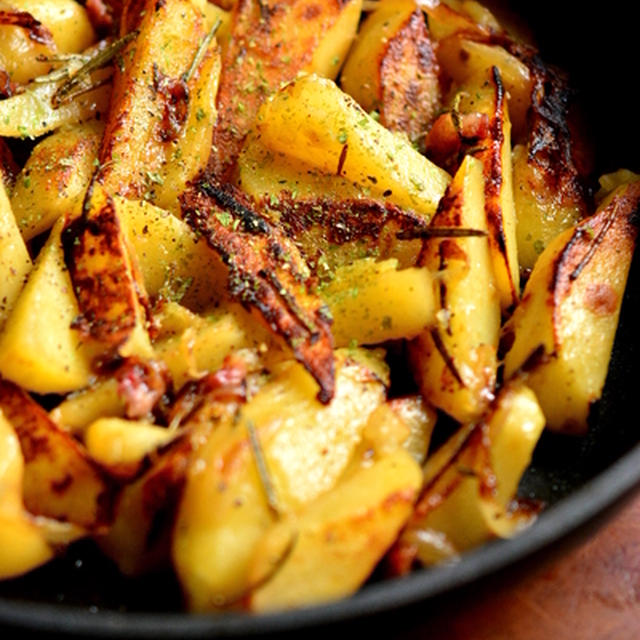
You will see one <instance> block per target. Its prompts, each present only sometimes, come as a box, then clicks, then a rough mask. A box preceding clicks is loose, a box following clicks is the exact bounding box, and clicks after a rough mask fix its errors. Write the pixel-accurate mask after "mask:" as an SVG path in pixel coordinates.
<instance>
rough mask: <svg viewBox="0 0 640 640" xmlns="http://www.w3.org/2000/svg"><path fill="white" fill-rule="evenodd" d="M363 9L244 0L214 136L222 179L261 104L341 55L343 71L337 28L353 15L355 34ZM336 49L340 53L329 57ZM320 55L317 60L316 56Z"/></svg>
mask: <svg viewBox="0 0 640 640" xmlns="http://www.w3.org/2000/svg"><path fill="white" fill-rule="evenodd" d="M361 4H362V3H361V0H347V1H343V0H326V1H325V2H322V3H319V2H315V1H313V0H286V1H284V2H283V1H278V2H276V0H240V2H238V3H237V4H236V6H235V9H234V13H233V18H232V26H231V43H230V46H229V47H228V49H227V51H226V52H225V58H224V61H223V71H222V76H221V78H220V91H219V93H218V110H219V120H218V123H217V125H216V129H215V132H214V137H213V153H212V164H213V168H214V170H215V172H216V174H217V175H222V174H223V173H225V172H226V171H227V170H228V169H229V168H232V166H233V163H234V162H235V160H236V158H237V156H238V154H239V153H240V149H241V147H242V143H243V141H244V138H245V136H246V135H247V133H248V131H249V129H250V128H251V127H252V125H253V123H254V120H255V117H256V114H257V113H258V109H259V107H260V105H261V104H262V102H263V101H264V99H265V98H266V97H267V96H268V95H269V94H270V93H272V92H273V91H275V90H276V89H277V88H278V87H279V86H280V85H281V84H282V83H283V82H287V81H289V80H293V79H294V78H295V77H296V75H297V74H298V72H299V71H301V70H304V69H309V70H317V71H319V72H323V71H326V66H327V64H326V60H331V58H333V56H334V55H337V56H338V58H337V61H336V62H337V64H336V65H335V66H336V71H337V69H339V63H340V58H341V57H342V56H344V53H345V39H344V38H343V37H340V34H337V33H336V32H335V31H333V27H334V26H335V25H336V24H339V23H340V18H341V15H342V14H344V13H345V12H349V16H348V17H349V18H350V19H349V20H347V22H346V23H345V24H346V26H347V32H348V30H349V28H352V29H355V26H356V24H357V22H356V21H354V20H353V19H351V16H353V13H354V10H356V9H358V8H359V7H360V6H361ZM351 25H352V26H351ZM323 45H324V46H323ZM331 45H333V46H335V53H334V54H332V55H329V51H330V47H331ZM319 48H320V49H321V50H319ZM316 52H317V55H318V58H315V57H314V56H315V55H316ZM314 65H316V68H315V69H314Z"/></svg>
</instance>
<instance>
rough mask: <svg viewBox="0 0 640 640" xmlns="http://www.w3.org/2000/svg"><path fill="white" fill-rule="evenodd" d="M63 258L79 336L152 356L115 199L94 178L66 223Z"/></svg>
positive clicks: (137, 277) (142, 294)
mask: <svg viewBox="0 0 640 640" xmlns="http://www.w3.org/2000/svg"><path fill="white" fill-rule="evenodd" d="M62 239H63V243H64V246H65V258H66V262H67V266H68V268H69V275H70V276H71V281H72V283H73V289H74V291H75V294H76V296H77V298H78V307H79V308H80V313H79V314H78V316H77V318H75V320H74V327H76V328H77V329H78V330H79V332H80V334H81V335H82V336H83V337H84V338H85V339H87V340H89V341H91V343H95V344H96V345H99V346H100V347H101V348H102V349H104V350H105V351H117V353H118V354H119V355H120V356H122V357H127V356H132V355H136V356H140V357H142V358H143V359H144V358H150V357H151V356H152V355H153V350H152V348H151V342H150V340H149V335H148V333H147V329H146V324H147V320H146V307H147V304H148V299H147V294H146V291H145V289H144V283H143V282H142V276H141V274H140V272H139V268H138V265H137V261H136V256H135V253H133V252H132V251H131V250H130V247H129V244H128V241H127V238H126V235H125V233H124V231H123V228H122V224H121V222H120V218H119V216H118V212H117V205H116V203H114V200H113V198H111V197H110V196H109V195H108V193H107V191H106V190H105V189H104V188H103V187H102V186H101V185H100V183H99V182H98V181H96V180H95V179H94V180H93V182H92V184H91V186H90V187H89V191H88V192H87V196H86V200H85V204H84V210H83V214H82V216H81V217H80V218H77V219H75V220H72V221H71V222H69V224H68V225H67V226H66V227H65V230H64V232H63V235H62Z"/></svg>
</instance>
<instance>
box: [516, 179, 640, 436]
mask: <svg viewBox="0 0 640 640" xmlns="http://www.w3.org/2000/svg"><path fill="white" fill-rule="evenodd" d="M639 204H640V183H638V182H634V183H631V184H628V185H623V186H621V187H619V188H618V189H617V190H616V191H614V193H613V194H612V195H610V196H609V198H608V199H607V200H605V202H603V204H602V205H601V206H600V208H599V209H598V211H597V212H596V213H595V215H593V216H591V217H589V218H586V219H585V220H583V221H582V222H581V223H580V224H578V225H577V226H576V227H574V228H573V229H568V230H567V231H565V232H564V233H562V234H560V235H559V236H558V237H557V238H556V239H555V240H554V241H552V242H551V244H550V245H549V246H548V247H547V248H546V249H545V251H544V253H543V254H542V255H541V256H540V258H538V262H537V263H536V265H535V267H534V270H533V272H532V274H531V278H530V279H529V281H528V282H527V286H526V288H525V292H524V296H523V299H522V302H521V303H520V305H519V306H518V307H517V308H516V311H515V312H514V315H513V317H512V319H511V321H510V323H509V325H508V328H507V332H508V333H511V334H512V337H513V346H512V347H511V349H510V350H509V352H508V353H507V355H506V356H505V377H506V378H509V377H511V376H513V375H515V374H516V373H517V372H518V371H522V372H524V373H525V375H526V379H527V384H528V385H529V386H530V387H531V388H532V389H533V390H534V391H535V393H536V395H537V396H538V400H539V401H540V406H541V407H542V410H543V411H544V415H545V417H546V419H547V425H548V427H549V428H550V429H553V430H556V431H563V432H567V433H584V432H585V431H586V430H587V419H588V416H589V408H590V406H591V404H592V403H593V402H595V401H596V400H597V399H598V398H599V397H600V394H601V393H602V387H603V385H604V381H605V377H606V375H607V368H608V362H609V357H610V355H611V349H612V347H613V339H614V337H615V332H616V327H617V324H618V316H619V314H620V306H621V304H622V296H623V293H624V288H625V284H626V281H627V275H628V272H629V267H630V264H631V258H632V256H633V251H634V248H635V244H636V238H637V233H638V229H637V218H636V216H637V211H638V206H639Z"/></svg>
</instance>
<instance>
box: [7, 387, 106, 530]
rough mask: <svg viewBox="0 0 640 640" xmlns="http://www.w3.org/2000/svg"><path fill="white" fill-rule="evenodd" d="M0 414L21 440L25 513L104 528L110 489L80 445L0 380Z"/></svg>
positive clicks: (94, 527) (19, 390)
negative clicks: (23, 465)
mask: <svg viewBox="0 0 640 640" xmlns="http://www.w3.org/2000/svg"><path fill="white" fill-rule="evenodd" d="M0 409H2V412H3V413H4V415H5V417H6V418H7V420H9V422H10V423H11V424H12V425H13V427H14V429H15V430H16V434H17V435H18V438H19V439H20V446H21V447H22V453H23V455H24V461H25V468H24V483H23V490H24V502H25V506H26V508H27V509H28V510H29V511H30V512H31V513H33V514H36V515H43V516H47V517H50V518H55V519H57V520H62V521H65V522H71V523H73V524H77V525H79V526H81V527H84V528H87V529H97V528H99V527H101V526H103V525H105V524H106V523H107V521H108V519H109V516H110V513H109V500H110V493H109V492H110V488H109V486H108V484H107V482H106V481H105V479H104V477H103V475H102V473H101V472H100V471H99V470H98V469H97V468H96V467H95V466H94V464H93V463H92V462H91V461H90V460H89V458H88V456H87V454H86V453H85V452H84V451H83V449H82V448H81V447H80V445H79V444H78V443H77V442H76V441H75V440H74V439H73V438H72V437H71V436H70V435H69V434H67V433H65V432H63V431H61V430H60V429H59V428H58V426H57V425H56V424H55V423H54V422H53V421H52V420H51V418H49V416H48V415H47V413H46V412H45V411H44V409H42V407H41V406H40V405H39V404H37V403H36V402H35V401H34V400H32V399H31V398H30V397H29V396H28V395H27V394H26V393H25V392H24V391H22V389H20V388H19V387H17V386H16V385H14V384H13V383H11V382H7V381H6V380H0Z"/></svg>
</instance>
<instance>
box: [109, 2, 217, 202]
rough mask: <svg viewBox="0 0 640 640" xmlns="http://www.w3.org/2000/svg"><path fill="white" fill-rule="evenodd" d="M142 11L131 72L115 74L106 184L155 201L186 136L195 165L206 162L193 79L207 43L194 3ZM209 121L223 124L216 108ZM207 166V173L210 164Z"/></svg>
mask: <svg viewBox="0 0 640 640" xmlns="http://www.w3.org/2000/svg"><path fill="white" fill-rule="evenodd" d="M138 9H139V10H141V11H140V13H139V16H140V24H139V25H138V31H139V33H138V35H137V37H136V38H135V40H133V41H132V42H130V43H129V45H128V46H127V48H126V49H125V50H124V51H123V52H122V56H121V59H122V60H123V70H122V71H120V70H119V69H118V68H116V71H115V73H116V75H115V79H114V86H113V94H112V97H111V106H110V110H109V116H108V119H107V126H106V132H105V136H104V140H103V144H102V148H101V150H100V162H101V168H100V170H99V179H100V181H101V183H102V184H103V185H104V187H105V188H106V189H107V191H108V192H109V193H110V194H112V195H113V194H115V193H117V194H119V195H122V196H125V197H131V198H136V199H140V198H142V197H143V196H144V195H147V198H148V199H149V198H150V199H153V197H154V195H155V191H154V189H155V186H157V185H159V186H162V185H160V183H161V182H163V177H162V175H161V171H162V170H163V168H164V167H165V165H166V162H167V160H168V159H169V158H170V157H171V153H172V152H173V151H174V150H175V149H178V148H182V144H183V143H184V139H183V138H184V137H185V136H186V137H187V140H190V141H191V142H195V143H196V146H197V149H198V150H197V152H196V153H195V154H194V158H195V157H196V156H198V155H199V156H202V154H203V150H202V148H201V147H202V144H201V142H199V140H198V138H197V136H194V135H191V134H190V133H189V132H188V131H186V130H185V125H186V124H187V120H188V118H189V116H190V114H189V110H190V105H191V102H192V99H193V96H191V95H189V89H190V88H191V89H193V86H192V87H189V86H188V85H189V77H188V76H189V75H190V73H189V71H190V68H191V65H192V63H193V62H194V59H195V58H196V53H197V51H198V48H199V46H200V44H201V43H202V40H203V38H204V36H205V31H204V18H203V16H202V14H201V13H200V11H198V10H197V9H196V7H195V6H194V5H193V4H192V3H191V2H190V1H189V0H165V1H164V2H156V0H146V1H145V2H144V5H143V6H142V7H138ZM207 55H211V54H209V53H207ZM205 67H206V64H205ZM194 71H195V70H194ZM205 85H206V83H205ZM205 88H206V87H205ZM205 93H206V91H205ZM205 102H206V96H205ZM203 113H204V114H205V115H204V117H203V120H204V121H205V123H207V122H210V121H211V118H214V117H215V114H213V113H211V108H210V107H207V108H206V109H203ZM191 115H192V116H194V117H196V118H197V115H196V114H194V113H192V114H191ZM203 124H204V123H203ZM185 151H186V150H185ZM185 161H186V162H188V163H189V164H191V163H192V162H193V160H192V159H188V158H187V157H186V156H185ZM199 161H200V162H202V164H201V165H200V166H203V164H204V163H206V158H204V159H203V158H200V160H199ZM179 173H180V172H179V171H178V174H179ZM174 178H180V176H179V175H178V176H174ZM178 182H179V180H178Z"/></svg>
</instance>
